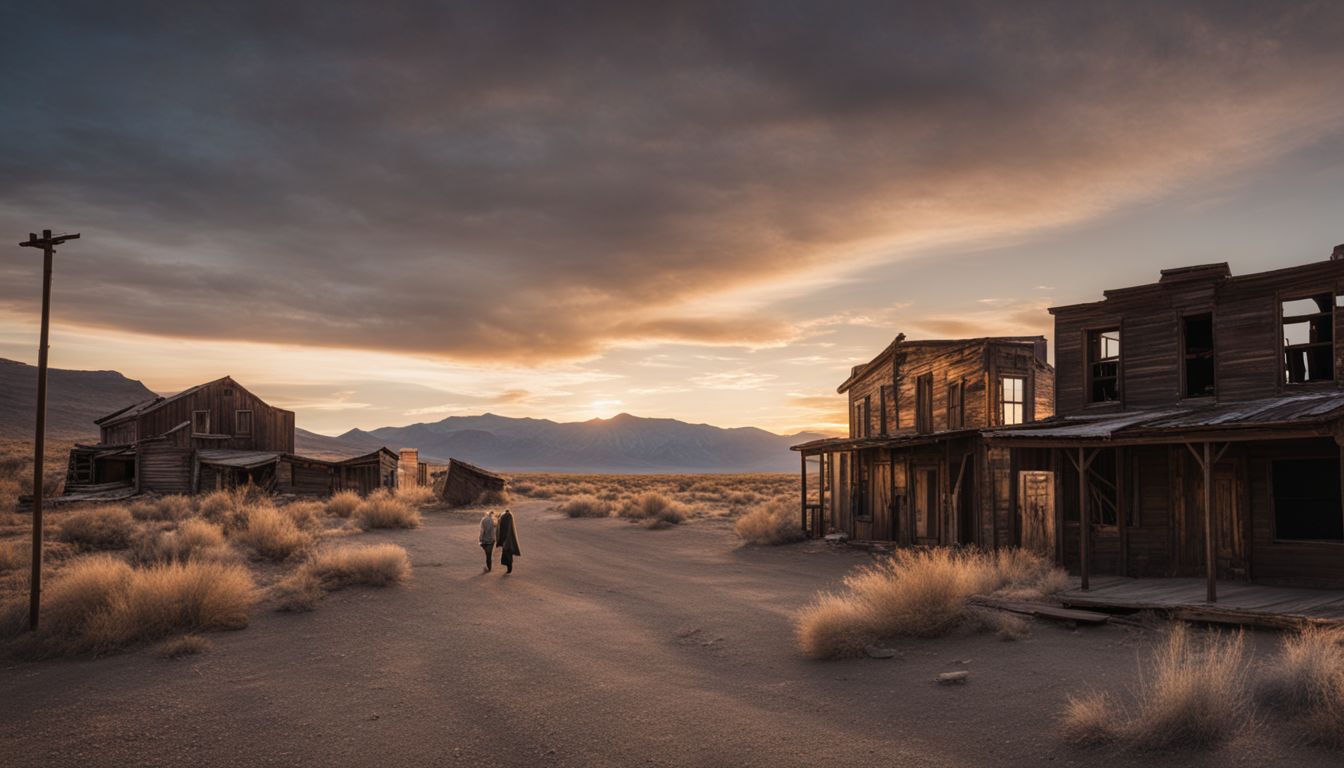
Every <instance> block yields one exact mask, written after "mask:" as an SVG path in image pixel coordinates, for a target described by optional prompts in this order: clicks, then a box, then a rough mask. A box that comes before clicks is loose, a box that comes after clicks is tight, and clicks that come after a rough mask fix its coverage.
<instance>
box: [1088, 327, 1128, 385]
mask: <svg viewBox="0 0 1344 768" xmlns="http://www.w3.org/2000/svg"><path fill="white" fill-rule="evenodd" d="M1087 389H1088V402H1091V403H1109V402H1112V401H1115V400H1119V399H1120V329H1119V328H1108V329H1106V330H1101V331H1088V332H1087Z"/></svg>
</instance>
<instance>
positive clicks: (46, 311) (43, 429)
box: [19, 229, 79, 630]
mask: <svg viewBox="0 0 1344 768" xmlns="http://www.w3.org/2000/svg"><path fill="white" fill-rule="evenodd" d="M78 239H79V234H78V233H76V234H73V235H56V236H55V237H52V235H51V230H50V229H44V230H42V237H38V236H37V235H35V234H33V233H31V232H29V233H28V239H27V240H25V241H24V242H22V243H19V245H20V246H22V247H24V248H41V249H42V340H41V341H40V342H39V344H38V347H37V429H36V434H35V436H34V439H33V572H32V579H31V583H30V585H29V592H28V628H29V629H32V630H36V629H37V617H38V612H39V608H40V606H41V605H42V464H43V458H44V455H45V453H46V437H47V338H48V335H49V333H50V326H51V257H52V255H53V254H55V253H56V246H58V245H60V244H61V243H64V242H65V241H67V240H78Z"/></svg>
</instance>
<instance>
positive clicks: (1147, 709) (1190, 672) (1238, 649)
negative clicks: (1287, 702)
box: [1127, 624, 1251, 748]
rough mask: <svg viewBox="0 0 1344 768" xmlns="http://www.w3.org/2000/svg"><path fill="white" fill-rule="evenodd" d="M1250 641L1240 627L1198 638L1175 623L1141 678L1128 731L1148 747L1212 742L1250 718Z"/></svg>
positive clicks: (1223, 737) (1131, 736)
mask: <svg viewBox="0 0 1344 768" xmlns="http://www.w3.org/2000/svg"><path fill="white" fill-rule="evenodd" d="M1246 662H1247V658H1246V645H1245V639H1244V637H1243V636H1242V635H1241V633H1237V634H1235V635H1222V634H1210V635H1209V636H1207V637H1206V638H1205V639H1204V641H1203V642H1196V641H1193V640H1192V639H1191V637H1190V632H1189V631H1188V630H1187V629H1186V627H1185V625H1184V624H1178V625H1176V626H1175V627H1173V628H1172V630H1171V633H1170V634H1169V635H1168V637H1167V644H1166V646H1164V647H1162V648H1160V649H1159V650H1158V652H1157V654H1156V655H1155V656H1154V658H1153V662H1152V667H1151V670H1150V673H1149V675H1148V676H1147V677H1145V679H1143V681H1142V682H1141V684H1140V687H1139V690H1138V694H1137V699H1138V705H1137V710H1136V716H1135V718H1134V720H1133V721H1132V722H1131V723H1130V724H1129V727H1128V728H1127V731H1128V736H1129V738H1130V739H1131V740H1133V741H1134V742H1135V743H1136V744H1138V745H1140V746H1143V747H1151V748H1159V747H1167V746H1177V745H1180V746H1188V745H1193V746H1211V745H1214V744H1218V743H1220V742H1222V741H1223V740H1225V739H1227V738H1228V737H1229V736H1232V735H1233V734H1235V733H1237V732H1239V731H1240V730H1241V729H1242V728H1243V727H1244V726H1245V725H1247V724H1248V723H1249V722H1250V711H1251V701H1250V695H1249V693H1248V689H1247V677H1246Z"/></svg>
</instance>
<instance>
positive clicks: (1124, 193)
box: [0, 0, 1344, 434]
mask: <svg viewBox="0 0 1344 768" xmlns="http://www.w3.org/2000/svg"><path fill="white" fill-rule="evenodd" d="M19 5H20V4H6V5H5V6H4V8H0V118H3V119H0V233H9V235H8V236H9V237H10V239H11V240H12V241H13V242H14V243H15V244H17V242H18V241H19V240H22V239H24V237H25V236H26V234H27V233H28V232H31V231H37V230H41V229H43V228H50V229H53V230H56V231H58V232H64V231H78V232H81V233H82V239H81V240H79V241H76V242H71V243H69V244H68V245H66V246H65V247H64V248H62V249H61V250H60V251H59V253H58V254H57V262H56V271H55V282H54V287H53V310H52V312H53V336H52V349H51V364H52V366H53V367H58V368H75V369H111V370H117V371H121V372H122V373H124V374H126V375H127V376H130V377H131V378H135V379H140V380H142V381H143V382H145V384H146V385H147V386H149V387H150V388H151V389H153V390H155V391H157V392H162V393H170V392H174V391H177V390H180V389H182V388H185V387H187V386H190V385H192V384H195V383H199V382H202V381H207V380H210V379H214V378H218V377H220V376H223V375H225V374H230V375H233V376H234V377H235V378H236V379H237V380H239V381H240V382H241V383H243V384H244V385H245V386H247V387H248V388H249V389H251V390H252V391H254V392H256V393H257V394H259V395H261V396H262V397H264V398H266V399H267V400H268V401H270V402H272V403H274V404H276V405H280V406H283V407H287V408H292V409H294V410H295V411H296V412H297V422H298V426H300V427H303V428H305V429H310V430H313V431H317V432H323V433H328V434H337V433H340V432H343V431H345V430H346V429H349V428H352V427H360V428H373V427H378V426H387V425H401V424H408V423H414V422H418V421H436V420H438V419H441V418H443V417H445V416H450V415H468V414H477V413H483V412H487V411H488V412H493V413H499V414H503V415H508V416H532V417H540V418H551V419H556V420H559V421H575V420H585V419H589V418H595V417H610V416H613V415H615V414H617V413H621V412H628V413H633V414H636V415H640V416H659V417H672V418H679V419H683V420H686V421H691V422H697V423H710V424H715V425H718V426H725V427H732V426H748V425H750V426H758V427H761V428H764V429H769V430H771V431H775V432H781V433H794V432H798V431H803V430H811V431H823V432H837V431H840V430H842V429H843V428H844V424H845V405H844V398H843V396H840V395H838V394H836V392H835V388H836V386H837V385H838V384H839V383H840V382H841V381H843V380H844V379H845V377H846V375H847V373H848V371H849V368H850V367H851V366H852V365H855V364H858V363H862V362H865V361H867V360H868V359H870V358H872V357H873V356H874V355H875V354H877V353H878V352H879V351H880V350H881V349H882V348H883V347H884V346H885V345H886V344H887V343H889V342H890V340H891V339H892V338H893V337H894V336H895V335H896V334H897V333H905V334H906V336H907V337H909V338H955V337H970V336H984V335H999V334H1014V335H1016V334H1044V335H1047V336H1049V335H1050V332H1051V319H1050V315H1049V314H1048V312H1047V311H1046V309H1047V308H1048V307H1049V306H1052V305H1058V304H1070V303H1075V302H1079V301H1089V300H1096V299H1099V298H1100V297H1101V291H1102V290H1104V289H1107V288H1113V287H1122V286H1126V285H1136V284H1141V283H1146V282H1152V281H1153V280H1155V279H1156V278H1157V275H1158V270H1159V269H1162V268H1164V267H1172V266H1181V265H1187V264H1197V263H1207V262H1216V261H1226V262H1228V263H1229V264H1230V265H1231V267H1232V270H1233V272H1234V273H1246V272H1254V271H1259V270H1262V269H1272V268H1276V267H1283V266H1290V265H1294V264H1301V263H1307V262H1310V261H1317V260H1321V259H1324V258H1328V256H1329V254H1330V252H1331V249H1332V247H1333V246H1334V245H1335V244H1337V243H1344V78H1342V77H1341V76H1340V73H1341V72H1344V46H1341V45H1340V43H1339V34H1338V33H1339V31H1340V30H1341V29H1344V4H1340V3H1332V2H1304V3H1291V2H1276V3H1256V4H1252V3H1237V2H1210V3H1180V2H1152V3H1148V2H1125V3H1114V4H1108V3H1076V2H1064V3H1013V4H1001V3H958V2H930V3H895V2H880V3H845V2H827V3H797V2H758V3H726V2H725V3H685V4H678V3H668V4H644V3H628V2H620V3H584V2H574V3H564V4H546V3H528V2H518V3H514V2H491V3H463V4H457V3H421V2H397V3H386V4H368V3H364V4H356V3H343V2H321V3H317V2H314V3H304V2H293V3H284V4H278V3H249V2H233V3H227V4H214V5H215V6H216V7H209V8H206V7H191V8H188V7H187V5H189V4H177V3H134V2H124V3H115V4H109V3H68V2H60V1H59V0H56V1H52V2H43V3H29V4H24V5H26V7H16V6H19ZM190 5H193V6H194V5H195V4H190ZM279 6H283V7H279ZM0 254H3V255H0V357H6V358H10V359H16V360H21V361H24V362H29V363H31V362H35V360H36V345H37V326H36V318H37V314H38V305H39V304H38V302H39V300H40V284H41V268H40V255H39V254H38V253H37V252H35V251H33V250H31V249H19V248H17V247H13V248H4V249H0Z"/></svg>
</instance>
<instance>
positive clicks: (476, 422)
mask: <svg viewBox="0 0 1344 768" xmlns="http://www.w3.org/2000/svg"><path fill="white" fill-rule="evenodd" d="M36 382H37V373H36V369H35V368H34V367H33V366H30V365H26V364H24V363H18V362H15V361H12V360H5V359H0V437H7V438H16V439H24V438H29V437H31V436H32V429H33V423H32V422H33V409H34V407H35V403H36V401H37V397H36V390H37V384H36ZM47 382H48V396H47V403H48V406H47V434H48V435H50V436H51V437H53V438H58V439H73V440H96V439H97V434H98V428H97V427H96V426H95V425H94V423H93V420H94V419H96V418H99V417H101V416H104V415H106V414H108V413H111V412H112V411H115V410H117V409H119V408H123V407H125V406H127V405H131V404H132V403H137V402H140V401H143V400H148V399H150V398H152V397H154V396H155V393H154V392H152V391H150V390H149V389H148V388H147V387H145V385H144V384H142V383H140V382H139V381H135V380H133V379H129V378H126V377H125V376H123V375H122V374H120V373H117V372H115V371H71V370H59V369H52V370H50V371H49V372H48V376H47ZM259 394H261V395H262V397H265V395H264V393H259ZM819 437H823V435H820V434H814V433H808V432H802V433H798V434H795V435H777V434H774V433H772V432H767V431H765V430H763V429H757V428H755V427H737V428H731V429H724V428H721V427H714V426H710V425H708V424H689V423H687V422H684V421H678V420H676V419H650V418H640V417H637V416H631V415H630V414H626V413H622V414H620V415H618V416H614V417H612V418H610V419H590V420H588V421H581V422H556V421H551V420H549V419H529V418H510V417H506V416H498V415H496V414H492V413H487V414H483V415H481V416H450V417H448V418H446V419H443V420H442V421H437V422H432V423H419V424H411V425H408V426H404V427H380V428H378V429H373V430H362V429H352V430H350V431H348V432H346V433H344V434H342V435H340V436H337V437H330V436H327V435H319V434H316V433H314V432H309V431H307V430H304V429H297V430H295V451H296V452H298V453H300V454H304V455H312V456H328V457H334V456H355V455H359V454H363V453H368V452H370V451H373V450H376V449H378V448H380V447H382V446H387V447H389V448H392V449H393V450H397V449H400V448H417V449H419V450H420V454H421V457H422V458H423V459H424V460H426V461H431V462H445V461H447V460H448V459H450V458H458V459H463V460H466V461H469V462H471V463H473V464H478V465H481V466H484V467H489V468H492V469H501V470H515V471H516V470H533V471H552V472H788V471H794V470H796V469H797V467H798V458H797V454H794V453H792V452H790V451H789V446H790V445H795V444H797V443H801V442H806V441H808V440H814V439H816V438H819Z"/></svg>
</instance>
